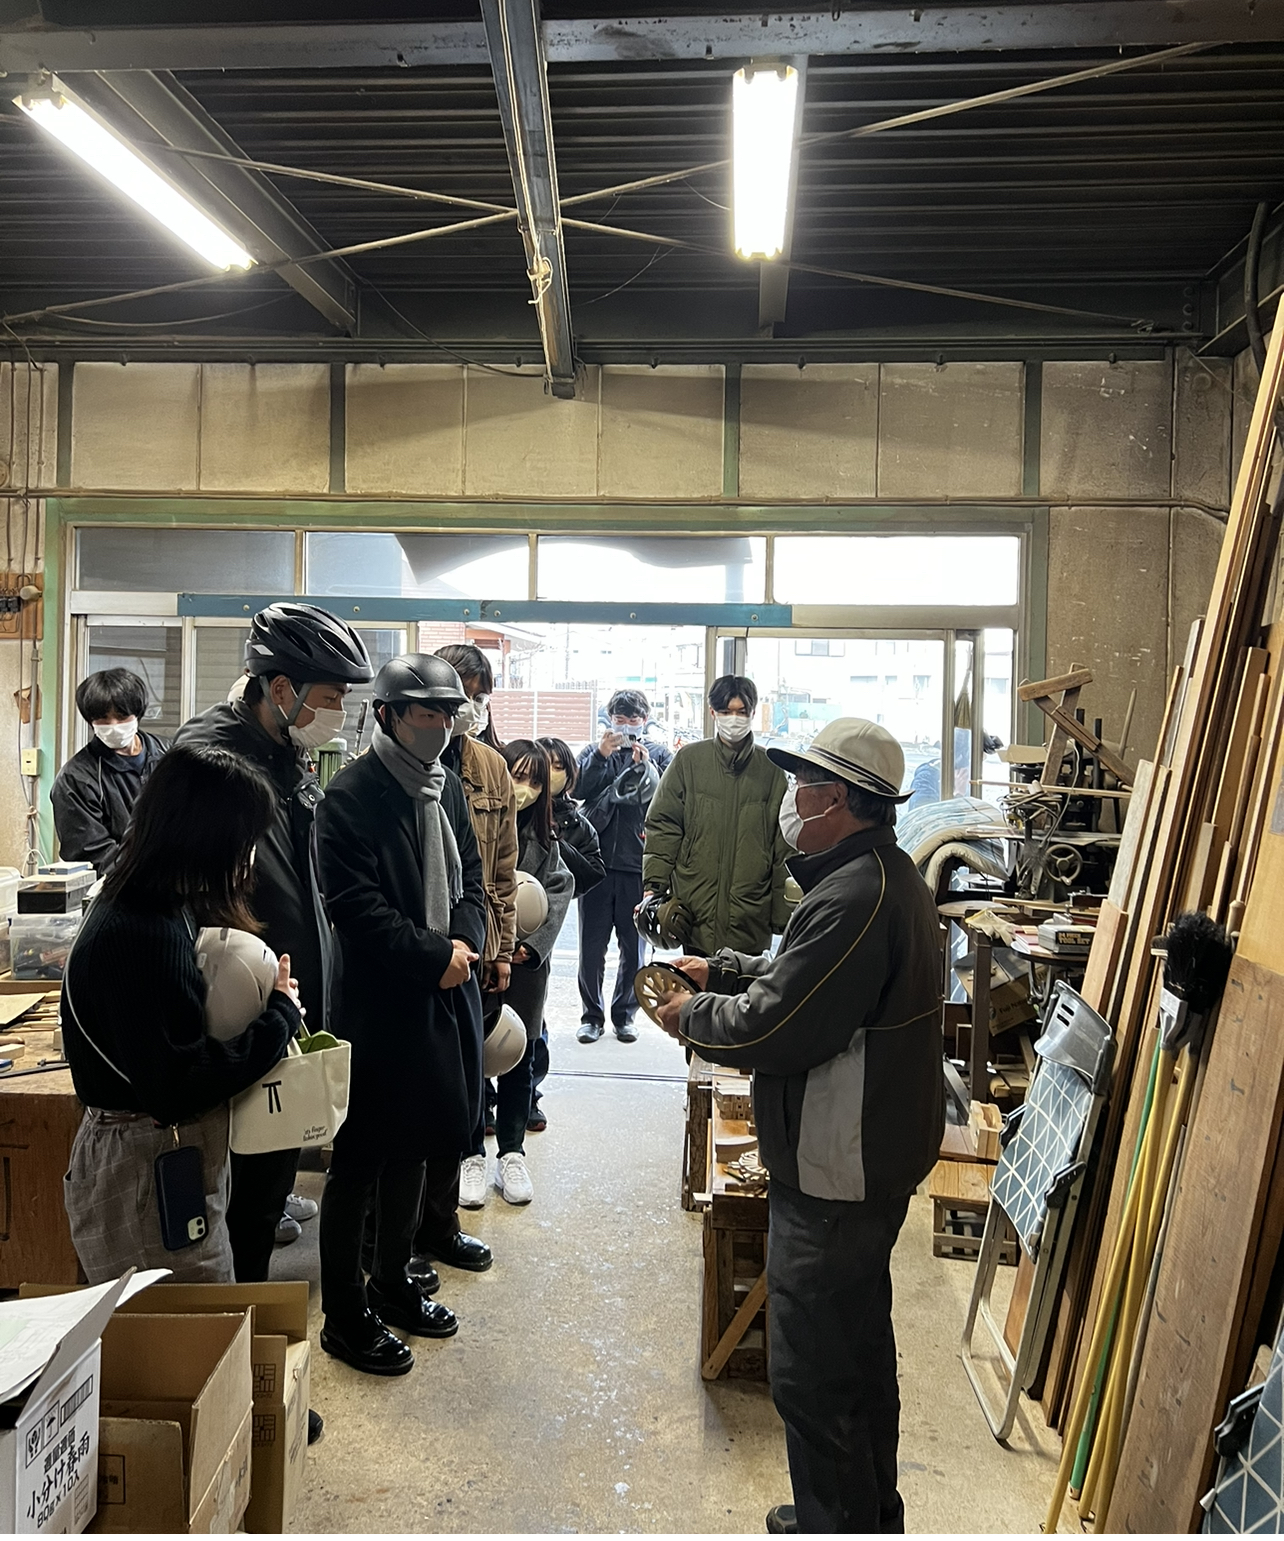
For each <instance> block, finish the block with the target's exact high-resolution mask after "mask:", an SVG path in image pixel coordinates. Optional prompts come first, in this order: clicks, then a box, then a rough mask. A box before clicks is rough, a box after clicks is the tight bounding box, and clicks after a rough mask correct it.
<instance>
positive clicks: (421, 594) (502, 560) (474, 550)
mask: <svg viewBox="0 0 1284 1541" xmlns="http://www.w3.org/2000/svg"><path fill="white" fill-rule="evenodd" d="M306 561H307V591H308V593H309V594H316V595H322V594H372V595H376V596H382V597H384V598H388V599H400V598H406V599H525V598H526V594H527V586H528V577H527V569H528V566H529V563H530V545H529V542H528V541H527V539H526V536H525V535H439V534H432V535H424V534H404V535H395V534H373V533H372V534H354V533H351V532H348V531H338V530H335V531H329V530H316V531H313V532H312V533H311V534H309V535H308V536H307V545H306Z"/></svg>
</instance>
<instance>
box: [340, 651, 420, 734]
mask: <svg viewBox="0 0 1284 1541" xmlns="http://www.w3.org/2000/svg"><path fill="white" fill-rule="evenodd" d="M358 630H359V631H360V633H361V640H362V641H363V642H364V643H365V645H366V652H367V653H369V654H370V662H371V663H372V664H373V665H374V671H375V673H376V674H378V672H379V670H380V669H382V668H383V666H384V664H386V663H387V662H388V660H389V659H390V658H395V657H396V656H397V654H398V653H404V652H406V650H407V648H406V631H405V628H404V627H403V626H388V627H379V628H375V627H366V626H361V627H359V628H358ZM373 700H374V687H373V684H371V685H354V686H353V687H352V689H351V690H350V691H349V692H348V694H347V695H346V696H345V697H344V698H343V709H344V711H345V712H346V713H347V717H348V720H347V722H346V724H345V725H344V729H343V736H344V738H345V739H346V740H347V743H348V748H349V750H353V751H355V749H356V747H357V725H358V724H359V723H360V721H361V708H362V707H363V706H364V705H365V704H366V703H367V702H370V701H373ZM373 736H374V713H373V708H371V709H370V710H368V711H367V712H366V723H365V731H364V733H363V734H362V738H361V747H362V748H363V749H369V747H370V740H371V738H372V737H373Z"/></svg>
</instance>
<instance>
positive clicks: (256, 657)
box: [174, 601, 374, 1284]
mask: <svg viewBox="0 0 1284 1541" xmlns="http://www.w3.org/2000/svg"><path fill="white" fill-rule="evenodd" d="M245 667H246V674H247V676H248V678H246V680H245V682H244V686H243V690H242V693H241V694H240V695H239V696H238V698H237V699H236V700H229V701H220V702H219V703H218V704H217V705H216V706H212V707H210V709H209V710H208V711H207V712H202V713H201V715H200V716H199V717H193V718H192V719H191V720H190V721H189V722H185V723H184V724H183V726H182V727H181V728H180V729H179V730H178V733H177V735H176V737H175V739H174V742H175V744H208V745H217V746H218V747H220V748H222V749H230V750H231V751H232V753H233V754H237V755H240V756H241V758H242V759H244V760H247V761H249V762H250V763H251V764H252V765H255V766H257V767H258V769H259V770H261V771H262V772H263V773H264V774H265V775H266V776H267V778H268V780H269V781H271V783H272V785H273V787H274V788H275V789H276V806H275V812H274V816H273V819H272V823H271V825H270V826H269V828H268V829H267V830H266V831H265V832H264V835H263V838H262V839H261V840H260V841H259V843H258V846H257V848H256V849H255V853H254V904H255V909H256V911H257V913H258V916H259V919H260V920H261V921H262V922H263V940H264V941H265V942H266V943H267V945H268V946H269V947H270V948H271V949H272V951H273V952H275V953H278V954H280V953H289V955H290V960H291V962H292V964H293V967H294V976H295V978H296V979H297V980H298V981H299V994H300V997H301V999H302V1001H303V1005H304V1009H305V1010H306V1011H307V1013H308V1027H309V1029H310V1031H312V1032H314V1033H317V1032H323V1031H325V1030H326V1028H327V1027H328V1025H329V1023H328V1021H327V1017H328V1014H329V1009H330V993H331V987H332V978H333V965H334V958H333V952H334V944H333V940H332V938H331V935H330V924H329V921H328V920H327V919H326V915H325V909H324V907H323V905H322V903H321V890H320V885H319V882H318V874H317V865H316V835H315V831H314V828H313V825H314V820H315V818H316V810H317V807H318V805H319V804H320V802H321V798H322V792H321V786H320V783H319V782H318V780H317V776H316V772H315V770H314V769H313V767H312V761H311V756H312V755H313V754H314V753H315V751H316V750H317V748H318V747H319V746H320V745H322V744H325V743H328V742H329V741H330V740H331V739H332V738H334V736H335V735H336V734H337V733H341V732H342V731H343V725H344V707H343V702H344V697H345V696H346V695H347V693H348V691H349V690H351V689H352V687H353V686H354V685H363V684H368V683H369V682H370V680H371V679H372V678H373V676H374V670H373V668H371V665H370V658H369V655H368V654H367V652H366V649H365V644H364V643H363V642H362V640H361V638H360V636H358V634H357V633H356V632H355V631H354V630H353V629H352V627H351V626H349V625H348V624H347V623H346V622H345V621H341V620H339V619H338V618H337V617H336V616H333V615H331V614H330V613H329V611H328V610H322V609H320V608H319V607H317V606H316V605H301V604H295V603H294V602H293V601H285V602H282V603H280V604H275V605H268V606H267V608H266V609H263V610H260V611H259V612H258V614H257V615H256V616H255V617H254V619H253V621H252V623H251V625H250V635H249V639H248V640H247V642H246V644H245ZM298 1161H299V1152H298V1151H297V1150H273V1151H268V1152H266V1153H264V1154H261V1155H254V1156H244V1155H233V1157H232V1198H231V1202H230V1204H229V1206H228V1214H227V1224H228V1230H229V1232H230V1234H231V1237H232V1255H233V1257H234V1258H235V1259H236V1279H237V1283H238V1284H257V1283H259V1282H261V1281H262V1280H265V1279H266V1278H267V1276H268V1271H269V1269H270V1267H271V1263H272V1249H273V1246H274V1244H275V1243H276V1242H277V1241H278V1240H279V1241H282V1242H284V1241H297V1240H298V1238H299V1235H300V1229H301V1228H300V1225H299V1223H298V1222H299V1221H300V1220H302V1219H305V1218H308V1219H310V1218H311V1217H312V1216H314V1215H315V1214H316V1206H315V1204H314V1203H313V1201H312V1200H311V1199H306V1198H301V1197H300V1196H299V1195H298V1194H295V1193H294V1192H293V1191H292V1189H293V1187H294V1177H295V1171H296V1169H297V1167H298Z"/></svg>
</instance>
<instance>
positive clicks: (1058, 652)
mask: <svg viewBox="0 0 1284 1541" xmlns="http://www.w3.org/2000/svg"><path fill="white" fill-rule="evenodd" d="M1035 367H1038V368H1039V370H1040V375H1039V379H1038V381H1037V382H1035V381H1033V379H1027V371H1026V366H1024V365H1022V364H1020V363H1014V362H1004V361H981V362H975V363H951V364H948V365H942V366H937V365H933V364H881V365H880V364H820V365H818V364H811V365H808V366H807V367H805V368H804V369H801V370H800V369H797V368H795V367H793V366H785V365H746V366H744V368H743V369H742V371H741V376H740V381H739V400H740V413H739V424H738V427H739V459H738V461H737V462H736V463H734V464H732V465H730V466H727V465H724V446H725V444H726V443H728V442H731V443H734V442H735V439H734V437H731V436H728V435H727V434H726V433H725V422H724V401H725V397H726V382H725V380H724V370H723V369H722V368H721V367H720V366H699V367H660V368H658V369H650V368H646V367H635V366H614V365H612V366H604V367H601V368H593V369H590V370H588V371H586V374H585V377H584V379H583V382H582V388H581V391H580V395H579V398H578V399H577V400H575V401H574V402H560V401H554V400H552V399H551V398H549V397H547V396H545V395H544V392H543V388H542V382H541V379H540V374H539V371H538V370H531V369H525V370H520V371H513V370H503V369H501V370H491V369H486V368H482V367H479V366H466V367H465V366H460V365H456V364H453V363H447V364H391V365H388V366H386V367H380V366H377V365H364V364H362V365H350V366H348V367H347V369H346V370H345V372H344V414H343V419H344V421H345V424H346V428H345V436H344V442H343V444H342V445H341V446H337V447H336V446H332V445H331V442H330V437H331V422H332V412H331V399H330V396H331V372H330V368H329V366H328V365H325V364H291V365H281V364H271V365H258V366H254V365H249V364H197V363H191V362H181V361H175V362H172V363H158V364H150V363H149V364H126V365H121V364H118V363H81V364H78V365H77V366H76V369H75V373H74V376H73V381H72V390H71V400H72V419H71V424H70V429H69V431H68V430H67V425H64V435H63V438H64V450H65V461H66V463H65V464H64V466H63V476H62V479H61V480H62V484H63V485H65V486H69V487H71V488H74V489H77V490H83V491H104V492H127V491H137V492H139V493H165V492H169V493H178V494H182V493H191V494H193V495H218V494H229V493H235V492H245V493H265V494H266V493H274V494H278V495H286V496H303V497H306V496H315V495H324V494H326V493H344V492H347V493H349V494H356V495H389V496H392V497H397V496H402V497H414V498H426V499H431V498H447V499H452V500H477V501H478V502H479V503H480V502H484V501H485V500H488V499H494V498H516V499H523V500H526V499H529V500H532V501H536V500H540V499H546V500H568V501H569V500H576V501H596V500H600V501H602V502H605V503H610V502H612V501H615V500H638V499H642V500H645V499H661V500H670V501H679V502H692V503H695V502H708V503H717V502H719V501H721V500H723V499H724V498H725V497H728V496H729V497H731V498H732V499H733V500H734V499H735V498H737V497H738V499H739V501H741V502H743V503H749V504H772V503H790V502H805V503H809V504H816V503H836V504H841V503H843V502H845V501H848V500H855V499H879V500H886V501H888V502H889V503H896V502H897V501H903V502H911V503H912V502H914V501H916V500H929V501H936V500H943V499H951V500H987V499H992V500H996V501H998V500H1008V499H1015V498H1019V497H1021V496H1022V495H1023V494H1025V495H1028V496H1031V497H1032V498H1042V499H1046V500H1047V501H1048V503H1049V504H1050V505H1051V512H1050V515H1049V571H1048V626H1047V660H1048V668H1049V670H1050V671H1052V672H1056V671H1058V670H1060V669H1062V668H1066V667H1069V665H1070V663H1072V662H1074V663H1082V664H1086V665H1088V666H1090V667H1092V668H1093V669H1094V671H1095V672H1096V673H1097V676H1098V679H1097V682H1096V683H1094V685H1093V686H1092V687H1091V690H1090V691H1089V692H1088V693H1086V695H1085V704H1086V706H1087V709H1088V711H1089V713H1090V714H1092V715H1100V716H1102V717H1104V718H1105V719H1106V722H1107V725H1108V731H1109V730H1110V729H1111V728H1113V729H1114V730H1115V731H1117V730H1118V726H1119V724H1120V723H1121V722H1122V718H1123V713H1124V710H1125V708H1126V705H1127V699H1128V693H1129V691H1130V690H1131V689H1132V688H1133V686H1134V685H1135V686H1136V688H1137V690H1138V704H1137V709H1136V712H1135V716H1134V725H1133V730H1132V733H1131V735H1130V741H1129V744H1128V753H1129V755H1130V756H1131V757H1136V756H1137V755H1140V754H1148V753H1150V752H1151V750H1152V749H1153V745H1154V738H1155V734H1156V732H1157V728H1158V722H1159V717H1160V715H1161V713H1162V709H1163V700H1164V695H1165V690H1166V681H1167V679H1168V676H1169V673H1170V671H1171V668H1172V666H1173V664H1174V662H1175V661H1176V659H1178V658H1179V657H1180V656H1181V654H1182V652H1183V651H1184V647H1185V635H1186V632H1187V630H1188V628H1189V624H1190V620H1191V618H1192V617H1193V616H1194V615H1196V614H1199V613H1201V611H1202V609H1203V607H1204V604H1205V602H1206V599H1207V594H1208V590H1209V585H1210V583H1211V579H1212V573H1213V567H1214V564H1215V561H1216V554H1217V549H1218V545H1219V541H1220V532H1221V525H1220V523H1219V522H1218V519H1217V517H1216V513H1215V512H1210V511H1209V510H1213V511H1215V510H1218V509H1224V508H1225V507H1226V505H1227V503H1228V502H1229V495H1230V478H1231V467H1232V465H1233V464H1234V462H1235V460H1236V458H1237V455H1238V451H1239V449H1240V448H1241V447H1242V443H1243V437H1244V433H1245V425H1246V419H1247V415H1248V412H1249V411H1250V410H1251V397H1252V391H1253V389H1254V387H1255V384H1256V381H1255V378H1254V377H1253V375H1252V370H1251V363H1249V362H1248V361H1247V360H1244V359H1241V360H1237V361H1235V363H1234V364H1233V365H1232V364H1231V363H1230V362H1229V361H1223V360H1206V359H1199V358H1196V357H1195V356H1194V355H1192V354H1189V353H1186V352H1181V353H1178V354H1177V355H1176V356H1175V357H1166V358H1160V359H1154V360H1141V361H1137V360H1134V361H1127V360H1122V361H1118V362H1115V363H1111V362H1108V361H1089V362H1083V361H1054V362H1048V363H1044V364H1043V365H1042V366H1035ZM1036 384H1037V386H1038V387H1039V389H1038V392H1037V395H1038V399H1039V402H1040V407H1039V410H1038V412H1037V413H1032V412H1028V411H1027V398H1028V396H1030V393H1031V391H1032V390H1033V389H1034V387H1035V385H1036ZM57 403H58V384H57V370H56V368H55V367H53V366H50V367H49V368H46V369H44V370H42V371H41V372H40V374H39V376H38V377H37V376H34V375H32V372H31V371H30V370H29V369H28V368H27V366H25V365H21V366H18V368H17V369H16V370H15V369H14V368H13V367H11V366H7V365H6V366H0V467H3V468H5V469H4V472H3V475H4V477H5V479H6V480H7V482H8V486H9V488H13V487H15V486H17V485H18V483H17V482H15V480H14V471H13V469H12V468H13V467H15V466H17V467H19V470H20V475H21V478H22V480H21V485H22V486H23V487H24V488H25V487H30V488H31V489H33V490H41V489H47V488H52V487H54V486H55V485H57V484H58V481H59V478H58V474H57V473H58V463H57V462H58V453H57V451H58V423H57ZM28 424H30V427H28ZM1032 425H1037V430H1038V431H1037V441H1036V442H1030V443H1027V442H1026V441H1027V435H1028V433H1030V431H1031V427H1032ZM4 491H5V489H4V488H3V487H0V496H3V494H4ZM840 517H841V516H838V515H836V516H835V519H836V523H837V521H838V520H839V519H840ZM424 525H425V527H429V528H430V527H431V525H432V514H431V509H430V508H429V507H425V509H424ZM8 647H9V644H5V643H0V735H3V734H4V733H5V732H6V718H7V714H8V712H9V711H10V710H11V708H10V705H9V702H10V700H11V691H12V687H11V688H10V689H8V690H6V688H5V684H4V655H5V652H6V649H7V648H8ZM11 737H12V735H11ZM3 786H4V778H3V777H0V829H3V828H9V827H11V826H12V818H11V816H10V814H9V812H8V811H7V809H6V805H5V801H4V798H5V794H4V792H3ZM5 843H6V842H5V841H4V840H3V838H2V837H0V847H3V845H4V844H5ZM3 859H5V857H4V855H3V850H2V849H0V860H3Z"/></svg>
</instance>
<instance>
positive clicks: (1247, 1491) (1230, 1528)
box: [1200, 1330, 1284, 1536]
mask: <svg viewBox="0 0 1284 1541" xmlns="http://www.w3.org/2000/svg"><path fill="white" fill-rule="evenodd" d="M1213 1442H1214V1446H1215V1448H1216V1450H1217V1454H1218V1455H1219V1456H1220V1457H1221V1464H1220V1466H1219V1467H1218V1469H1217V1481H1216V1483H1215V1484H1214V1485H1213V1489H1212V1491H1211V1492H1210V1493H1208V1494H1206V1495H1205V1497H1204V1498H1202V1499H1201V1500H1200V1503H1201V1505H1202V1507H1203V1509H1204V1523H1203V1526H1202V1529H1203V1533H1204V1534H1205V1535H1206V1536H1217V1535H1231V1536H1251V1535H1258V1536H1263V1535H1275V1536H1277V1535H1279V1534H1280V1532H1281V1531H1284V1330H1282V1331H1281V1332H1280V1334H1279V1335H1278V1336H1277V1338H1276V1340H1275V1352H1274V1353H1273V1354H1272V1355H1271V1365H1270V1369H1269V1370H1268V1371H1267V1374H1266V1380H1265V1381H1264V1382H1263V1383H1262V1384H1261V1385H1259V1386H1252V1387H1250V1388H1249V1390H1247V1391H1241V1392H1240V1394H1239V1395H1238V1396H1237V1397H1235V1398H1233V1399H1232V1401H1231V1404H1230V1407H1229V1409H1228V1410H1227V1413H1226V1417H1225V1418H1224V1419H1223V1420H1222V1422H1221V1423H1219V1424H1218V1426H1217V1429H1216V1432H1215V1434H1214V1440H1213Z"/></svg>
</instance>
